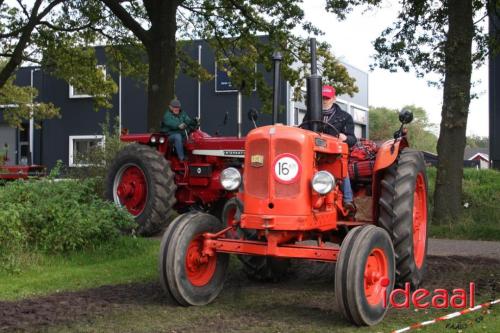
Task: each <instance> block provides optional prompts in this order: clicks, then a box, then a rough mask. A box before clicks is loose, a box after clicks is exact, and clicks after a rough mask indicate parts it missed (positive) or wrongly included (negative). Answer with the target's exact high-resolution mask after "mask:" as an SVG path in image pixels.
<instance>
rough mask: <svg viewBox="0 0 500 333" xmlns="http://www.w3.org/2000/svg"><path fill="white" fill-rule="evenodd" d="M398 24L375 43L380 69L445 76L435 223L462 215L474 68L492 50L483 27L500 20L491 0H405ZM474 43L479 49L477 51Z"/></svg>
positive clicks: (332, 5)
mask: <svg viewBox="0 0 500 333" xmlns="http://www.w3.org/2000/svg"><path fill="white" fill-rule="evenodd" d="M399 2H400V5H401V9H400V12H399V15H398V18H397V21H396V22H395V23H394V24H393V25H392V26H391V27H388V28H387V29H386V30H384V31H383V32H382V34H381V36H380V37H378V38H377V39H376V40H375V42H374V47H375V51H376V55H375V60H376V64H375V65H376V66H379V67H380V68H384V69H388V70H390V71H396V70H398V69H402V70H404V71H410V69H413V70H414V71H415V72H416V74H417V76H418V77H423V76H424V75H425V74H428V73H437V74H439V75H441V80H440V81H439V82H434V84H437V85H442V86H443V106H442V112H441V119H442V120H441V124H440V134H439V140H438V145H437V151H438V156H439V159H438V165H437V169H438V170H437V177H436V190H435V194H434V206H435V209H434V220H435V221H437V222H438V223H440V222H444V221H446V220H448V219H452V220H454V219H456V218H458V217H459V216H460V214H461V207H462V206H461V196H462V176H463V162H462V161H463V152H464V148H465V130H466V125H467V116H468V109H469V103H470V99H471V72H472V67H473V66H480V65H481V64H483V63H484V60H485V57H486V56H487V54H488V52H489V50H492V49H493V44H492V43H491V42H492V41H491V40H490V38H489V36H488V33H487V31H486V29H484V26H485V25H484V24H481V22H482V21H483V20H484V19H485V18H486V17H487V15H488V14H491V15H497V14H496V12H497V9H498V6H499V5H498V4H497V3H498V2H497V1H491V0H453V1H451V0H441V1H436V0H432V1H431V0H400V1H399ZM380 3H381V0H353V1H344V0H329V1H328V8H329V9H330V10H331V11H332V12H334V13H336V14H338V15H339V17H341V18H342V17H345V15H346V13H348V12H349V11H350V10H352V9H353V7H355V6H358V5H366V4H368V5H369V6H377V5H380ZM473 43H474V46H475V47H474V48H473Z"/></svg>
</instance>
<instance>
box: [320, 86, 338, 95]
mask: <svg viewBox="0 0 500 333" xmlns="http://www.w3.org/2000/svg"><path fill="white" fill-rule="evenodd" d="M335 93H336V91H335V88H334V87H332V86H323V90H322V95H323V97H327V98H332V97H335Z"/></svg>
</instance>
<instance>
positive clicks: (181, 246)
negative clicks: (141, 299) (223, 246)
mask: <svg viewBox="0 0 500 333" xmlns="http://www.w3.org/2000/svg"><path fill="white" fill-rule="evenodd" d="M184 215H187V216H184ZM184 215H182V217H181V218H180V220H179V221H178V222H177V223H176V224H175V226H173V227H172V229H171V230H170V232H169V231H168V230H167V232H166V234H165V236H164V243H165V244H162V250H161V252H160V270H161V271H160V277H166V279H164V280H165V286H166V288H165V287H164V288H165V289H167V291H168V292H169V293H170V294H171V295H172V296H173V298H174V299H175V300H176V301H177V302H178V303H179V304H180V305H183V306H190V305H206V304H208V303H210V302H212V301H213V300H214V299H215V298H216V297H217V296H218V295H219V293H220V292H221V291H222V288H223V285H224V280H225V277H226V270H227V266H228V264H229V255H228V254H226V253H217V252H215V253H214V255H213V256H207V255H204V254H203V253H202V250H203V241H204V237H203V234H204V233H207V232H208V233H216V232H219V231H220V230H222V226H221V223H220V221H219V220H218V219H217V218H215V217H214V216H212V215H209V214H205V213H189V214H184ZM169 229H170V228H169Z"/></svg>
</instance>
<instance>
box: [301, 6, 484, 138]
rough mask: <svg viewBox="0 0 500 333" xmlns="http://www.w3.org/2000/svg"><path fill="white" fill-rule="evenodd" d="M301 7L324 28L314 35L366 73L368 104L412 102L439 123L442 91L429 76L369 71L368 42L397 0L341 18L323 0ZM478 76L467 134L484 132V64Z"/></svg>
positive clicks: (386, 21) (389, 18)
mask: <svg viewBox="0 0 500 333" xmlns="http://www.w3.org/2000/svg"><path fill="white" fill-rule="evenodd" d="M303 8H304V12H305V15H306V20H309V21H311V22H313V23H314V24H315V25H316V26H317V27H318V28H320V29H321V30H322V31H323V32H325V35H324V36H321V37H320V38H318V39H319V40H321V41H327V42H328V43H330V45H331V46H332V51H333V53H334V55H335V56H336V57H337V58H339V59H340V60H341V61H343V62H346V63H348V64H350V65H352V66H354V67H357V68H359V69H361V70H364V71H366V72H368V73H369V75H368V80H369V87H368V89H369V90H368V99H369V104H370V106H385V107H389V108H393V109H401V108H402V107H403V106H405V105H410V104H414V105H416V106H420V107H423V108H424V109H425V110H426V111H427V113H428V114H429V118H430V120H431V121H432V122H433V123H435V124H439V123H440V121H441V106H442V98H443V96H442V95H443V91H442V89H438V88H434V87H429V86H428V85H427V80H428V79H429V78H427V79H426V78H425V77H424V78H422V79H418V78H416V76H415V74H414V73H404V72H398V73H390V72H389V71H387V70H381V69H376V70H374V71H373V72H370V71H369V65H370V64H372V63H373V58H372V56H373V54H374V53H375V51H374V49H373V45H372V42H373V41H374V40H375V38H377V37H378V36H379V35H380V33H381V31H382V30H383V29H384V28H386V27H387V26H389V25H391V24H392V23H393V22H394V21H395V18H396V16H397V10H398V7H397V1H394V0H393V1H389V0H387V1H385V3H384V5H383V7H382V8H381V9H376V10H373V11H369V12H363V10H361V9H358V10H355V11H353V12H352V13H351V14H349V15H348V16H347V19H346V20H345V21H338V20H337V18H336V17H335V16H334V15H333V14H329V13H326V12H325V10H324V1H319V0H304V5H303ZM478 80H480V81H481V82H480V83H478V84H477V86H476V87H474V88H473V91H472V92H475V93H477V94H479V98H478V99H475V100H473V101H471V105H470V109H469V118H468V124H467V135H471V134H475V135H480V136H488V131H489V127H488V65H487V64H485V65H483V66H482V67H481V68H480V69H479V70H475V71H474V73H473V81H478ZM438 128H439V127H438Z"/></svg>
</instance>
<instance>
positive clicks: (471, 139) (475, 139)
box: [466, 135, 490, 148]
mask: <svg viewBox="0 0 500 333" xmlns="http://www.w3.org/2000/svg"><path fill="white" fill-rule="evenodd" d="M466 147H469V148H489V147H490V138H489V137H487V136H479V135H471V136H468V137H467V138H466Z"/></svg>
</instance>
